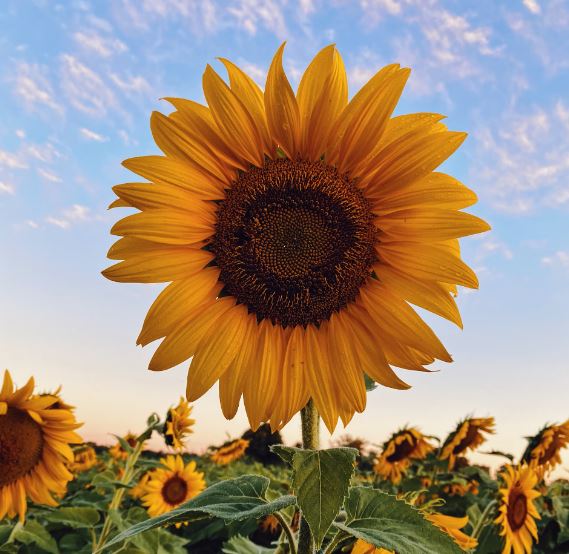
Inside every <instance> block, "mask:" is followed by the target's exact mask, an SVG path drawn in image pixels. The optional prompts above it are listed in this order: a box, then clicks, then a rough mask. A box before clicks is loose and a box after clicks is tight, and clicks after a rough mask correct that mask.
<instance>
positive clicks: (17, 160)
mask: <svg viewBox="0 0 569 554" xmlns="http://www.w3.org/2000/svg"><path fill="white" fill-rule="evenodd" d="M0 165H1V166H4V167H7V168H9V169H27V167H28V164H27V163H26V162H25V160H23V159H22V158H21V156H19V155H18V154H12V153H11V152H6V151H5V150H0Z"/></svg>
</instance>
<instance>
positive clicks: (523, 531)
mask: <svg viewBox="0 0 569 554" xmlns="http://www.w3.org/2000/svg"><path fill="white" fill-rule="evenodd" d="M501 477H502V479H503V481H504V485H505V486H504V488H501V489H500V491H499V492H500V496H501V497H502V498H501V504H500V508H499V510H500V515H499V516H498V517H497V518H496V523H497V524H499V525H500V526H501V531H500V535H501V536H503V537H504V541H505V542H504V548H503V550H502V554H510V552H512V550H513V551H514V554H522V553H524V552H526V553H528V554H529V553H530V552H531V551H532V544H533V540H532V537H533V539H535V541H536V542H537V525H536V523H535V520H536V519H541V517H540V515H539V513H538V512H537V509H536V507H535V505H534V500H535V499H536V498H537V497H538V496H540V494H539V492H538V491H537V490H535V486H536V484H537V480H538V479H537V475H536V474H535V472H534V470H533V469H532V468H531V467H529V466H527V465H525V464H524V465H522V466H519V467H512V466H511V465H508V466H506V470H505V471H504V472H503V473H501Z"/></svg>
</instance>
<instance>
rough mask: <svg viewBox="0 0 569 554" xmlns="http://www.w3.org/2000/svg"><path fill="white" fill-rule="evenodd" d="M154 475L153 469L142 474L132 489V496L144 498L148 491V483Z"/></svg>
mask: <svg viewBox="0 0 569 554" xmlns="http://www.w3.org/2000/svg"><path fill="white" fill-rule="evenodd" d="M151 477H152V471H147V472H146V473H144V474H143V475H142V477H141V478H140V479H139V480H138V483H136V485H135V486H134V487H132V489H130V496H132V497H133V498H142V497H143V496H144V495H145V494H146V493H147V490H146V485H147V484H148V481H150V478H151Z"/></svg>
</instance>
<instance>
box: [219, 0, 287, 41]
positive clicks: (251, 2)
mask: <svg viewBox="0 0 569 554" xmlns="http://www.w3.org/2000/svg"><path fill="white" fill-rule="evenodd" d="M281 6H282V4H281V3H280V2H277V1H276V0H237V1H236V2H234V3H233V5H231V6H230V7H228V8H227V12H228V14H229V15H230V16H232V17H233V18H234V19H235V23H236V24H237V26H238V27H240V28H241V29H243V30H244V31H246V32H247V33H248V34H250V35H255V34H256V33H257V29H258V27H259V25H261V26H263V27H264V28H265V29H267V30H269V31H271V32H272V33H274V34H275V35H276V36H277V37H278V38H280V39H284V38H286V37H287V35H288V34H289V33H288V30H287V26H286V19H285V16H284V13H283V11H282V9H281Z"/></svg>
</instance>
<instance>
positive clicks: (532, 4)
mask: <svg viewBox="0 0 569 554" xmlns="http://www.w3.org/2000/svg"><path fill="white" fill-rule="evenodd" d="M523 4H524V6H525V7H526V8H527V9H528V10H529V11H530V12H531V13H533V14H538V13H541V8H540V7H539V4H538V3H537V0H523Z"/></svg>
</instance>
